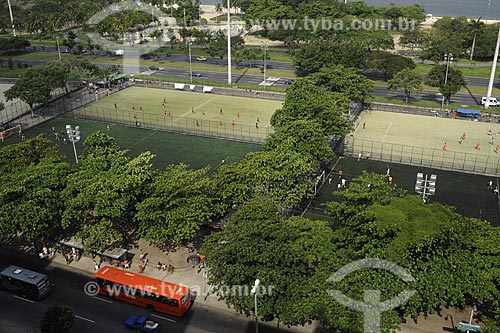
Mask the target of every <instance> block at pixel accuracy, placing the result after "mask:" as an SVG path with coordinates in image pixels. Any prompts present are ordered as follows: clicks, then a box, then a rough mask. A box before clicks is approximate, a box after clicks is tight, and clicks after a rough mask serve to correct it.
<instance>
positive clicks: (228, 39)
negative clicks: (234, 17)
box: [227, 0, 233, 85]
mask: <svg viewBox="0 0 500 333" xmlns="http://www.w3.org/2000/svg"><path fill="white" fill-rule="evenodd" d="M231 71H232V69H231V3H230V0H227V83H228V84H229V85H232V83H233V81H232V78H231V76H232V73H231Z"/></svg>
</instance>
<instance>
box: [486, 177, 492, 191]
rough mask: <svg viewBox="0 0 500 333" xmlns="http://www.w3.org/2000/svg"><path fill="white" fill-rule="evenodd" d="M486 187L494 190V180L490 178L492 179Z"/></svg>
mask: <svg viewBox="0 0 500 333" xmlns="http://www.w3.org/2000/svg"><path fill="white" fill-rule="evenodd" d="M486 188H487V189H488V190H492V189H493V180H491V179H490V181H489V182H488V185H487V186H486Z"/></svg>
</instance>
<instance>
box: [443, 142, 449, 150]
mask: <svg viewBox="0 0 500 333" xmlns="http://www.w3.org/2000/svg"><path fill="white" fill-rule="evenodd" d="M443 150H445V151H446V150H448V145H447V144H446V142H445V143H444V145H443Z"/></svg>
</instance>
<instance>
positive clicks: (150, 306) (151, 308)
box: [146, 304, 155, 312]
mask: <svg viewBox="0 0 500 333" xmlns="http://www.w3.org/2000/svg"><path fill="white" fill-rule="evenodd" d="M146 309H148V311H151V312H155V307H154V306H152V305H151V304H148V305H146Z"/></svg>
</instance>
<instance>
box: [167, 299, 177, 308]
mask: <svg viewBox="0 0 500 333" xmlns="http://www.w3.org/2000/svg"><path fill="white" fill-rule="evenodd" d="M167 304H168V305H170V306H175V307H178V306H179V302H178V301H177V300H176V299H172V298H167Z"/></svg>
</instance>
